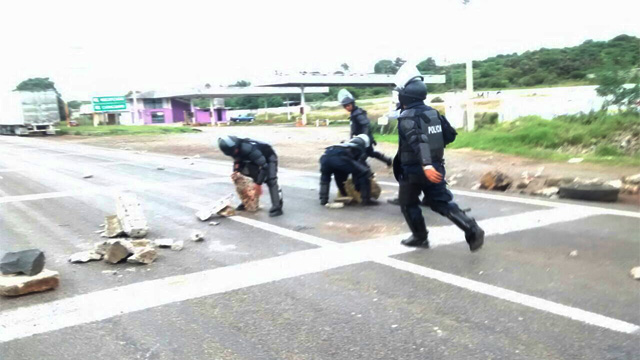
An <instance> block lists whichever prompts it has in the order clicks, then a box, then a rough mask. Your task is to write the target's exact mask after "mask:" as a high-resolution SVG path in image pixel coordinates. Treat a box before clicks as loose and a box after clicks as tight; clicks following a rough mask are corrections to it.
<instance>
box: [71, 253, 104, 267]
mask: <svg viewBox="0 0 640 360" xmlns="http://www.w3.org/2000/svg"><path fill="white" fill-rule="evenodd" d="M102 255H103V254H98V253H97V252H95V251H92V250H89V251H81V252H77V253H75V254H73V255H71V256H69V262H70V263H74V264H82V263H87V262H89V261H98V260H102Z"/></svg>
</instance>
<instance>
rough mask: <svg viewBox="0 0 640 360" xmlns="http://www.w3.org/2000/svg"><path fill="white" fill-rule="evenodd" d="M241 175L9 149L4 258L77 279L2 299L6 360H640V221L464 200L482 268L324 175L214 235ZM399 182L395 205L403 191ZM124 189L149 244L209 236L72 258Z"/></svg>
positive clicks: (0, 230) (299, 177) (42, 147)
mask: <svg viewBox="0 0 640 360" xmlns="http://www.w3.org/2000/svg"><path fill="white" fill-rule="evenodd" d="M313 161H316V160H315V159H314V160H313ZM159 165H162V166H163V167H164V168H165V170H157V167H158V166H159ZM230 169H231V164H230V162H224V161H217V160H208V159H200V158H198V159H183V158H181V157H177V156H171V155H163V154H153V153H140V152H135V151H127V150H114V149H104V148H98V147H91V146H86V145H78V144H67V143H61V142H50V141H47V140H45V139H40V138H15V137H3V138H0V253H1V252H5V251H13V250H21V249H27V248H33V247H37V248H40V249H42V250H43V251H44V252H45V254H46V255H47V268H49V269H52V270H56V271H59V272H60V276H61V285H60V287H59V288H58V289H56V290H54V291H49V292H45V293H40V294H32V295H28V296H23V297H19V298H3V299H0V358H2V359H3V360H18V359H19V360H23V359H99V358H114V359H426V358H433V359H640V326H639V325H640V305H639V304H640V292H639V290H640V282H637V281H634V280H632V279H631V277H630V276H629V270H630V269H631V268H632V267H634V266H638V265H640V251H639V250H640V239H639V237H638V230H639V229H640V228H639V226H640V213H639V212H638V211H637V208H632V207H625V206H620V205H610V206H602V205H599V204H588V203H577V202H561V201H546V200H540V199H535V198H526V197H517V196H505V195H500V194H496V193H484V192H470V191H463V190H455V189H454V190H455V191H454V192H455V194H456V198H457V200H458V202H459V203H460V204H461V205H462V207H470V208H472V213H471V214H472V215H473V216H475V217H476V218H477V219H478V220H479V223H480V224H481V226H483V227H484V228H485V230H486V232H487V238H486V243H485V244H486V245H485V247H484V248H483V249H482V250H481V251H479V252H478V253H474V254H472V253H470V252H469V251H468V248H467V245H466V244H465V243H464V238H463V234H462V232H460V231H459V230H458V229H456V228H454V227H453V226H452V225H451V223H449V222H448V220H446V219H444V218H441V217H439V216H437V215H436V214H434V213H431V212H428V211H425V214H426V215H427V222H428V224H429V226H430V231H431V233H430V238H431V243H432V248H431V249H428V250H427V249H420V250H415V249H410V248H405V247H403V246H401V245H399V240H400V239H401V238H402V237H403V236H405V235H406V232H407V229H406V226H405V225H404V222H403V219H402V216H401V215H400V211H399V209H398V208H397V207H394V206H392V205H388V204H381V205H379V206H377V207H368V208H359V207H348V208H344V209H337V210H330V209H326V208H324V207H321V206H320V205H319V204H318V200H317V188H318V174H316V173H311V172H304V171H297V170H291V169H281V174H280V182H281V184H282V185H283V190H284V194H285V215H284V216H282V217H279V218H269V217H268V216H267V211H266V209H268V206H269V200H268V198H266V197H265V198H264V201H266V204H264V205H263V206H264V208H263V209H262V210H261V211H259V212H257V213H254V214H241V215H240V216H236V217H231V218H225V219H222V220H220V222H221V224H220V225H219V226H209V224H208V223H207V222H200V221H198V220H197V219H196V217H195V216H194V213H195V211H196V210H197V209H198V208H200V207H201V206H203V205H205V204H207V203H209V202H211V201H213V200H215V199H217V198H219V197H222V196H224V195H227V194H229V193H230V192H233V191H234V190H233V187H232V184H231V183H230V181H229V180H228V176H229V172H230ZM86 173H91V174H93V177H92V178H88V179H85V178H83V174H86ZM380 180H381V183H382V185H383V189H384V192H383V196H392V195H393V193H394V192H395V191H397V185H396V184H395V182H394V181H393V180H392V179H389V178H386V177H383V178H381V179H380ZM123 191H127V192H133V193H135V194H137V195H138V197H139V198H140V199H141V201H142V204H143V207H144V210H145V215H146V216H147V219H148V221H149V224H150V229H151V230H150V234H149V236H148V238H150V239H154V238H167V237H170V238H175V239H187V238H188V236H189V234H190V233H191V232H192V231H193V230H201V231H203V232H205V237H206V240H205V241H204V242H202V243H193V242H188V241H187V242H186V244H185V249H184V250H183V251H180V252H175V251H171V250H160V251H161V253H160V257H159V258H158V260H157V261H156V262H155V263H153V264H151V265H149V266H134V265H131V264H118V265H110V264H107V263H104V262H94V263H88V264H70V263H68V262H67V258H68V256H69V255H70V254H72V253H74V252H77V251H81V250H85V249H89V248H91V247H92V245H93V243H95V242H97V241H99V240H100V238H99V235H98V234H97V233H95V231H96V230H97V229H98V226H99V225H100V224H101V223H102V222H103V219H104V216H105V215H109V214H112V213H114V211H115V202H114V196H115V195H116V194H118V193H120V192H123ZM332 192H335V186H334V187H333V188H332ZM573 250H577V252H578V255H577V256H575V257H574V256H569V253H570V252H572V251H573ZM108 270H117V274H115V275H114V274H111V273H108V272H107V273H104V272H103V271H108Z"/></svg>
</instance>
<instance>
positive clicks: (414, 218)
mask: <svg viewBox="0 0 640 360" xmlns="http://www.w3.org/2000/svg"><path fill="white" fill-rule="evenodd" d="M405 66H410V67H409V68H405V69H400V71H399V72H398V78H397V80H396V85H398V87H397V88H396V91H397V92H398V98H399V100H400V106H401V108H402V112H401V113H400V116H399V117H398V138H399V139H398V140H399V142H398V153H397V154H396V158H395V159H394V175H395V177H396V179H397V180H398V182H399V183H400V191H399V200H400V208H401V210H402V214H403V215H404V218H405V220H406V222H407V224H408V225H409V229H411V237H409V238H408V239H405V240H403V241H402V244H403V245H406V246H417V247H429V240H428V231H427V228H426V225H425V221H424V218H423V217H422V211H421V210H420V206H419V204H420V200H419V195H420V193H422V192H424V193H425V197H426V201H427V202H428V203H429V205H430V207H431V210H433V211H435V212H437V213H438V214H440V215H442V216H445V217H447V218H448V219H449V220H451V221H452V222H453V223H454V224H455V225H456V226H458V227H459V228H460V229H461V230H463V231H464V233H465V239H466V241H467V243H468V244H469V248H470V249H471V251H476V250H478V249H480V247H482V245H483V243H484V230H482V228H480V226H478V224H477V222H476V221H475V220H474V219H473V218H470V217H469V216H467V215H466V214H465V213H464V212H463V211H462V210H461V209H460V207H459V206H458V205H457V204H456V203H455V202H453V194H451V192H450V191H449V190H448V189H447V185H446V181H445V180H444V175H445V167H444V146H445V137H447V138H448V140H450V141H452V140H451V139H449V138H450V137H451V136H453V138H455V130H453V128H451V126H450V125H449V123H448V121H447V120H446V118H444V117H443V116H442V115H440V114H439V113H438V111H437V110H435V109H433V108H431V107H429V106H427V105H425V104H424V100H425V99H426V97H427V86H426V85H425V84H424V80H423V77H422V76H421V75H420V73H419V72H418V70H417V68H415V65H409V64H406V65H405ZM403 67H404V66H403ZM443 130H445V131H446V133H443ZM451 131H453V133H451Z"/></svg>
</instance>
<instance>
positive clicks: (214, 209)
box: [196, 194, 233, 221]
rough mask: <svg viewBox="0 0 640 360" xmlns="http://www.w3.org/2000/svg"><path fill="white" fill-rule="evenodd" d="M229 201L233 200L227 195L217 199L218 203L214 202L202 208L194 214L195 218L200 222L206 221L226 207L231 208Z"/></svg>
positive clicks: (231, 195) (231, 196)
mask: <svg viewBox="0 0 640 360" xmlns="http://www.w3.org/2000/svg"><path fill="white" fill-rule="evenodd" d="M231 199H233V194H229V195H227V196H225V197H223V198H221V199H219V200H218V201H215V202H213V203H211V204H209V205H207V206H205V207H203V208H202V209H201V210H199V211H198V212H197V213H196V216H197V217H198V219H200V221H207V220H209V219H210V218H211V217H212V216H213V215H216V214H219V213H220V212H221V211H223V210H224V209H225V208H227V207H231Z"/></svg>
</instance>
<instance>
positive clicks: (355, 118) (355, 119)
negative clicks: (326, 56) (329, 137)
mask: <svg viewBox="0 0 640 360" xmlns="http://www.w3.org/2000/svg"><path fill="white" fill-rule="evenodd" d="M338 101H340V104H341V105H342V106H343V107H344V108H345V110H347V111H348V112H349V113H350V116H349V122H350V124H351V135H350V136H349V137H350V138H353V137H355V136H358V135H360V134H365V135H367V136H368V137H369V147H368V148H367V155H368V156H369V157H372V158H374V159H378V160H380V161H382V162H383V163H385V164H387V166H391V162H392V159H391V158H390V157H388V156H386V155H385V154H383V153H381V152H379V151H375V150H374V149H373V146H374V145H377V143H376V141H375V140H374V138H373V134H372V133H371V128H370V127H369V124H370V123H371V121H369V118H368V117H367V112H366V111H364V110H363V109H361V108H359V107H358V106H356V101H355V99H354V97H353V95H351V93H350V92H349V91H347V89H342V90H340V92H339V93H338Z"/></svg>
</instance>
